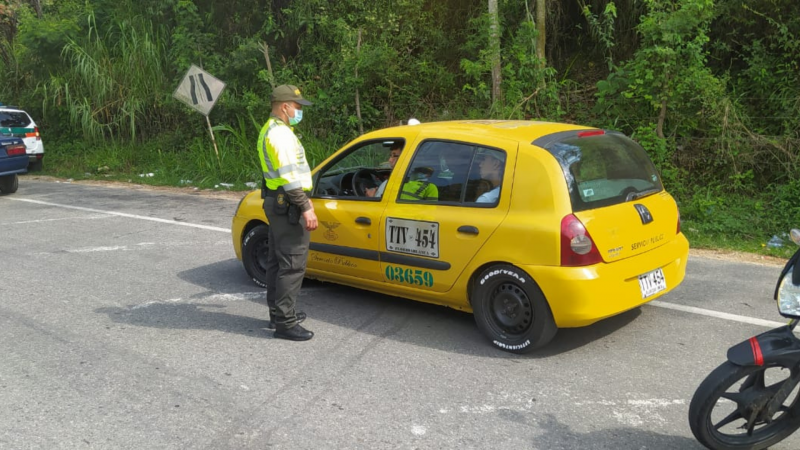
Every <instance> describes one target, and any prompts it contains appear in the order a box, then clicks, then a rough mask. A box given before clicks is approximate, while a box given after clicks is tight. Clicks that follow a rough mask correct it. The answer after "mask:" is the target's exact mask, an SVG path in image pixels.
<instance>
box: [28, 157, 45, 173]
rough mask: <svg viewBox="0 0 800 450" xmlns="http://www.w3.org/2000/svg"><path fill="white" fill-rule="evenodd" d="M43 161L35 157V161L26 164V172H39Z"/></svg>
mask: <svg viewBox="0 0 800 450" xmlns="http://www.w3.org/2000/svg"><path fill="white" fill-rule="evenodd" d="M43 166H44V163H43V162H42V160H41V159H37V160H36V161H34V162H32V163H30V164H28V172H41V171H42V167H43Z"/></svg>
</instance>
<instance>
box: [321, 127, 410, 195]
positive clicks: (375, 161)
mask: <svg viewBox="0 0 800 450" xmlns="http://www.w3.org/2000/svg"><path fill="white" fill-rule="evenodd" d="M404 145H405V141H404V140H403V139H399V138H398V139H382V140H380V141H370V142H366V143H361V144H359V145H357V146H356V147H353V148H352V149H349V150H346V151H345V152H343V153H342V155H341V156H340V157H339V158H337V159H336V160H334V161H332V162H331V163H329V165H328V166H327V167H324V168H322V169H320V171H319V172H318V173H317V175H316V177H315V180H314V190H313V193H312V196H313V197H325V198H350V199H353V200H378V199H380V197H375V196H374V195H369V194H370V193H374V192H375V190H377V189H378V188H379V187H380V186H381V185H382V184H384V183H385V182H386V180H387V179H388V178H389V175H390V174H391V172H392V167H391V165H390V162H389V157H390V148H391V147H392V146H404Z"/></svg>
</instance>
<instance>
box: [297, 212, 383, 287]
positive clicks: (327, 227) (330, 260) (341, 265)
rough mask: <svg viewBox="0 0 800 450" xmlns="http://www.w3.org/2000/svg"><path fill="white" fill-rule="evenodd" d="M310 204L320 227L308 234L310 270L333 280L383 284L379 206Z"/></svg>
mask: <svg viewBox="0 0 800 450" xmlns="http://www.w3.org/2000/svg"><path fill="white" fill-rule="evenodd" d="M312 201H313V202H314V210H315V213H316V215H317V219H318V220H319V227H318V228H317V229H316V230H315V231H313V232H311V245H310V249H309V253H308V266H309V268H310V269H314V270H318V271H322V272H328V273H331V274H333V275H334V276H335V277H336V278H360V279H367V280H375V281H383V276H382V275H381V267H380V257H379V252H378V244H379V241H380V240H379V239H378V230H379V226H380V223H379V222H380V217H381V212H382V209H383V208H382V205H381V204H380V203H376V202H364V201H356V200H345V199H326V198H314V199H312Z"/></svg>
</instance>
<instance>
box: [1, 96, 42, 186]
mask: <svg viewBox="0 0 800 450" xmlns="http://www.w3.org/2000/svg"><path fill="white" fill-rule="evenodd" d="M0 134H4V135H7V136H14V137H18V138H20V139H22V141H23V142H24V143H25V151H26V153H27V154H28V170H32V171H33V170H42V160H43V158H44V144H43V143H42V137H41V136H40V135H39V127H38V126H36V122H34V121H33V119H32V118H31V116H30V115H29V114H28V113H26V112H25V111H23V110H21V109H18V108H15V107H13V106H5V105H2V104H0Z"/></svg>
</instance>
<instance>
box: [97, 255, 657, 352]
mask: <svg viewBox="0 0 800 450" xmlns="http://www.w3.org/2000/svg"><path fill="white" fill-rule="evenodd" d="M178 277H179V278H180V279H182V280H184V281H186V282H189V283H192V284H194V285H197V286H201V287H203V288H205V289H206V291H205V292H203V293H200V294H196V295H194V296H193V298H194V299H196V300H198V301H199V302H200V303H193V304H185V303H176V304H169V303H166V304H165V303H158V304H151V305H148V307H146V308H140V309H128V308H101V309H99V310H98V311H97V312H100V313H104V314H107V315H108V316H109V317H110V318H111V319H112V320H113V321H114V322H118V323H127V324H131V325H136V326H149V327H156V328H177V329H207V330H217V331H223V332H230V333H237V334H243V335H248V336H259V337H271V334H272V332H271V331H267V330H265V329H264V328H263V327H264V325H265V323H264V320H263V319H260V318H259V319H257V318H250V317H244V316H237V315H231V314H228V313H226V312H224V309H225V308H226V304H225V302H222V301H220V302H217V301H214V300H212V298H217V297H215V296H219V295H220V294H223V295H224V294H243V293H244V294H247V295H248V296H249V297H250V298H251V301H253V302H256V303H259V304H262V305H264V307H265V308H266V301H265V299H264V296H263V294H262V293H263V292H264V290H263V289H261V288H258V287H257V286H255V285H254V284H253V282H252V281H251V280H250V278H249V277H248V276H247V274H246V273H245V272H244V270H243V269H242V267H241V263H240V262H239V261H237V260H235V259H230V260H225V261H219V262H216V263H213V264H208V265H205V266H199V267H196V268H194V269H191V270H186V271H184V272H181V273H179V274H178ZM299 309H301V310H303V311H305V312H307V313H308V316H309V319H308V322H307V325H308V326H309V328H310V329H312V330H313V329H314V328H315V327H314V324H315V322H317V323H318V322H325V323H328V324H330V325H333V326H336V327H340V328H345V329H351V330H353V331H354V332H357V333H364V334H371V335H374V336H376V337H380V338H383V339H391V340H395V341H398V342H403V343H406V344H410V345H416V346H421V347H428V348H435V349H439V350H442V351H447V352H456V353H463V354H471V355H476V356H482V357H494V358H523V359H524V358H533V359H537V358H549V357H552V356H556V355H559V354H561V353H565V352H569V351H572V350H575V349H577V348H580V347H582V346H585V345H587V344H590V343H593V342H595V341H598V340H601V339H603V338H605V337H607V336H610V335H613V334H614V333H615V332H617V331H618V330H620V329H622V328H624V327H625V326H626V325H628V324H629V323H631V322H632V321H633V320H635V319H636V318H637V317H638V316H639V315H640V314H641V311H640V310H638V309H635V310H632V311H629V312H627V313H624V314H621V315H618V316H615V317H612V318H610V319H606V320H604V321H601V322H598V323H596V324H593V325H591V326H588V327H583V328H573V329H562V330H559V332H558V333H557V334H556V337H555V339H553V341H552V342H551V343H550V344H548V345H547V346H545V347H544V348H543V349H541V350H538V351H534V352H532V353H530V354H528V355H521V356H520V355H514V354H511V353H507V352H504V351H501V350H498V349H495V348H494V347H492V346H491V344H490V343H489V342H488V341H487V340H486V339H485V338H484V337H483V336H482V335H481V333H480V331H478V329H477V327H476V325H475V321H474V319H473V316H472V314H468V313H464V312H460V311H456V310H453V309H449V308H445V307H441V306H436V305H429V304H426V303H420V302H415V301H411V300H407V299H403V298H398V297H392V296H389V295H383V294H378V293H374V292H370V291H365V290H360V289H355V288H350V287H347V286H341V285H337V284H332V283H323V282H319V281H314V280H308V279H307V280H305V281H304V283H303V290H302V291H301V294H300V300H299ZM261 317H266V311H265V314H264V315H263V316H261Z"/></svg>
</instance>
